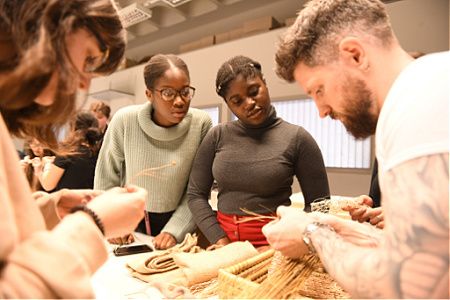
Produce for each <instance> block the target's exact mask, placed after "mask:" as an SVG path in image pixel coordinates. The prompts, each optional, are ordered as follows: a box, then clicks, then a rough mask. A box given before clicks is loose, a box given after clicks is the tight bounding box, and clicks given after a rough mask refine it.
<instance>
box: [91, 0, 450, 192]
mask: <svg viewBox="0 0 450 300" xmlns="http://www.w3.org/2000/svg"><path fill="white" fill-rule="evenodd" d="M388 12H389V14H390V17H391V22H392V25H393V28H394V31H395V32H396V34H397V36H398V38H399V40H400V42H401V43H402V45H403V46H404V48H405V49H406V50H407V51H416V50H417V51H422V52H426V53H429V52H436V51H444V50H448V49H449V3H448V0H426V1H424V0H404V1H399V2H394V3H391V4H389V5H388ZM284 30H285V28H281V29H278V30H274V31H270V32H267V33H262V34H259V35H254V36H251V37H247V38H243V39H240V40H235V41H230V42H227V43H223V44H219V45H214V46H211V47H208V48H204V49H199V50H196V51H192V52H188V53H183V54H180V57H181V58H182V59H183V60H185V62H186V63H187V64H188V66H189V69H190V73H191V84H192V86H194V87H196V95H195V98H194V99H193V101H192V106H206V105H214V104H217V103H222V100H221V99H220V98H219V97H218V96H217V95H216V93H215V78H216V72H217V70H218V68H219V67H220V65H221V64H222V63H223V62H224V61H226V60H227V59H228V58H230V57H232V56H234V55H246V56H249V57H252V58H253V59H255V60H257V61H259V62H260V63H261V65H262V67H263V73H264V75H265V77H266V80H267V84H268V86H269V92H270V95H271V97H272V99H273V100H282V99H288V98H291V97H294V98H298V97H306V96H305V95H304V92H303V91H302V90H301V89H300V88H299V87H298V86H297V85H296V84H287V83H285V82H284V81H282V80H281V79H279V78H278V77H276V75H275V74H274V72H273V69H274V66H275V62H274V51H275V44H276V42H277V40H278V37H279V35H280V34H281V33H282V32H283V31H284ZM143 68H144V66H143V65H140V66H136V67H134V68H131V69H127V70H123V71H120V72H117V73H115V74H113V75H112V76H110V77H111V78H114V80H115V81H116V82H117V81H118V82H122V83H123V84H125V85H126V84H128V85H130V87H128V89H132V90H133V91H134V93H135V97H136V98H135V101H134V102H135V103H143V102H145V101H146V98H145V93H144V91H145V85H144V80H143V75H142V74H143ZM133 78H134V79H135V80H134V82H133V81H132V79H133ZM102 80H105V79H98V80H94V81H93V83H92V90H93V91H95V90H98V89H101V88H100V87H99V86H101V85H102V84H101V81H102ZM106 80H107V79H106ZM96 81H97V82H96ZM103 85H104V84H103ZM119 102H120V101H119ZM124 104H125V103H124ZM126 104H128V103H126ZM118 107H120V103H118V102H117V101H116V102H115V107H114V108H115V109H116V108H118ZM221 107H222V114H221V116H222V121H227V120H229V118H230V114H229V112H228V110H227V107H226V105H222V106H221ZM327 172H328V179H329V181H330V187H331V192H332V193H333V194H337V195H349V196H354V195H359V194H367V193H368V189H369V184H370V182H369V181H370V177H371V176H370V172H371V171H370V170H362V171H361V170H356V171H355V170H340V169H328V170H327ZM295 190H296V191H298V184H296V186H295Z"/></svg>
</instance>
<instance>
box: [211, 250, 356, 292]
mask: <svg viewBox="0 0 450 300" xmlns="http://www.w3.org/2000/svg"><path fill="white" fill-rule="evenodd" d="M218 294H219V297H220V298H237V299H261V298H264V299H292V298H296V299H299V298H305V297H311V298H349V295H348V294H347V293H345V292H344V291H343V290H342V288H340V287H339V286H338V285H337V284H336V282H334V280H333V279H332V278H331V277H330V276H329V275H328V274H327V273H326V272H325V270H324V269H323V266H322V264H321V262H320V260H319V258H318V257H317V256H315V255H305V256H304V257H303V258H302V259H301V260H292V259H289V258H286V257H283V256H282V255H281V253H279V252H275V251H274V250H269V251H267V252H265V253H262V254H260V255H258V256H257V257H255V258H252V259H249V260H247V261H245V262H243V263H241V264H237V265H235V266H233V267H232V268H227V269H225V270H221V272H220V273H219V285H218Z"/></svg>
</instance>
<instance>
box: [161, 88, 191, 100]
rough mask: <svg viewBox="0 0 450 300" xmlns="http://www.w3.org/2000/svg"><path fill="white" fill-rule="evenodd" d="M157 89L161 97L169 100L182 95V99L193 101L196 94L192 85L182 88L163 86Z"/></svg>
mask: <svg viewBox="0 0 450 300" xmlns="http://www.w3.org/2000/svg"><path fill="white" fill-rule="evenodd" d="M155 91H157V92H159V93H160V95H161V98H162V99H163V100H164V101H167V102H170V101H174V100H175V98H176V97H177V95H180V97H181V99H183V100H184V101H191V99H192V98H193V97H194V94H195V88H193V87H192V86H186V87H184V88H182V89H180V90H176V89H174V88H163V89H160V90H157V89H155Z"/></svg>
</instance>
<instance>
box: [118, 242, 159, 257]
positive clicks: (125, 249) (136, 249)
mask: <svg viewBox="0 0 450 300" xmlns="http://www.w3.org/2000/svg"><path fill="white" fill-rule="evenodd" d="M151 251H153V250H152V248H150V247H149V246H147V245H132V246H121V247H118V248H116V249H114V251H113V252H114V255H115V256H123V255H131V254H138V253H144V252H151Z"/></svg>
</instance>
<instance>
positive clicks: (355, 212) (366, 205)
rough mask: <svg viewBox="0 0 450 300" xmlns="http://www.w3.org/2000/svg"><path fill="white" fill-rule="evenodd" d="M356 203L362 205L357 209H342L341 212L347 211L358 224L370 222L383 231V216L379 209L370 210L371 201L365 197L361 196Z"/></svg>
mask: <svg viewBox="0 0 450 300" xmlns="http://www.w3.org/2000/svg"><path fill="white" fill-rule="evenodd" d="M356 199H357V202H358V203H359V204H361V205H362V207H359V208H352V207H343V208H342V210H345V211H348V212H349V213H350V216H351V217H352V220H354V221H358V222H360V223H363V222H370V224H372V225H374V226H376V227H378V228H381V229H383V228H384V216H383V210H382V208H381V207H376V208H372V206H373V200H372V199H371V198H370V197H369V196H366V195H361V196H359V197H357V198H356Z"/></svg>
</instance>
